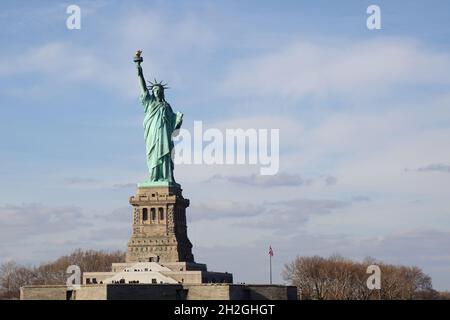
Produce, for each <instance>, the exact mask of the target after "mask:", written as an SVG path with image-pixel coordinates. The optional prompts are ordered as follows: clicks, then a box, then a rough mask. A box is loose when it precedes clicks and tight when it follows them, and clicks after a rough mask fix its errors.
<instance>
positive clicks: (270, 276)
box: [269, 254, 272, 284]
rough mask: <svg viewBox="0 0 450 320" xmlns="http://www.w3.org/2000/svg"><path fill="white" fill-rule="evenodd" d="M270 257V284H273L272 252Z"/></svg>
mask: <svg viewBox="0 0 450 320" xmlns="http://www.w3.org/2000/svg"><path fill="white" fill-rule="evenodd" d="M269 257H270V259H269V261H270V262H269V265H270V267H269V270H270V284H272V255H271V254H269Z"/></svg>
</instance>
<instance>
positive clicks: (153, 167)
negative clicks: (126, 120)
mask: <svg viewBox="0 0 450 320" xmlns="http://www.w3.org/2000/svg"><path fill="white" fill-rule="evenodd" d="M141 53H142V51H141V50H138V51H137V52H136V55H135V57H134V62H135V63H136V67H137V72H138V77H139V84H140V87H141V94H140V100H141V103H142V105H143V106H144V113H145V117H144V138H145V148H146V154H147V166H148V171H149V178H148V179H147V180H145V181H144V182H143V183H140V184H138V186H139V187H152V186H177V187H179V185H178V184H177V183H176V182H175V179H174V177H173V161H172V150H173V141H172V134H173V132H174V131H175V130H177V129H179V128H180V127H181V123H182V122H183V114H182V113H180V112H177V113H174V112H173V111H172V108H171V107H170V104H168V103H167V102H166V100H165V97H164V89H167V87H166V84H163V83H162V82H157V81H156V79H155V81H154V82H149V83H150V85H149V86H147V85H146V82H145V79H144V75H143V73H142V67H141V62H142V61H143V59H142V57H141Z"/></svg>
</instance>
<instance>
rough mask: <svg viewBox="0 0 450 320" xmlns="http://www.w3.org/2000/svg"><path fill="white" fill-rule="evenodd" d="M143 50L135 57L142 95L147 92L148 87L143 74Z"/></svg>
mask: <svg viewBox="0 0 450 320" xmlns="http://www.w3.org/2000/svg"><path fill="white" fill-rule="evenodd" d="M141 53H142V51H141V50H138V51H137V52H136V56H135V57H134V62H135V63H136V68H137V74H138V78H139V86H140V87H141V93H145V92H147V85H146V84H145V79H144V73H143V72H142V67H141V62H142V61H143V59H142V57H141Z"/></svg>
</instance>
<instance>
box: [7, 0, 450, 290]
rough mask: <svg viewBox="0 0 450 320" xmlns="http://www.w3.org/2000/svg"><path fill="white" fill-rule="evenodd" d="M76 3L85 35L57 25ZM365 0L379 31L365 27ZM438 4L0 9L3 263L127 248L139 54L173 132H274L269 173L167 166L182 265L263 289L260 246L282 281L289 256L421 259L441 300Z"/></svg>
mask: <svg viewBox="0 0 450 320" xmlns="http://www.w3.org/2000/svg"><path fill="white" fill-rule="evenodd" d="M72 3H74V4H77V5H79V6H80V8H81V30H68V29H67V28H66V24H65V21H66V19H67V16H68V15H67V14H66V7H67V6H68V5H69V4H72ZM370 4H377V5H379V6H380V8H381V19H382V29H381V30H375V31H370V30H368V29H367V28H366V18H367V14H366V8H367V6H368V5H370ZM449 12H450V4H449V3H448V1H433V2H432V4H431V3H427V2H425V1H395V2H394V1H376V2H373V1H339V2H337V1H335V2H330V1H282V2H274V1H220V2H219V1H214V2H213V1H189V2H186V1H171V2H168V1H127V2H124V1H78V2H67V3H64V2H63V3H61V2H57V1H40V2H39V3H37V2H32V1H2V4H1V10H0V43H1V44H0V46H1V50H0V155H1V157H0V161H1V165H0V181H1V183H0V221H1V223H0V240H1V241H2V244H3V245H2V246H1V247H0V261H6V260H8V259H15V260H18V261H20V262H26V263H38V262H41V261H46V260H49V259H53V258H56V257H58V256H59V255H61V254H65V253H68V252H70V251H71V250H73V249H75V248H78V247H82V248H96V249H125V246H126V241H127V240H128V238H129V236H130V230H131V228H130V223H131V209H130V208H129V205H128V203H127V201H128V197H129V196H130V195H131V194H132V193H133V192H134V186H133V184H134V183H136V182H138V181H140V180H142V179H143V178H144V177H145V173H146V166H145V158H144V143H143V137H142V117H143V114H142V108H141V106H140V104H139V100H138V94H139V88H138V83H137V79H136V73H135V67H134V65H133V62H132V56H133V54H134V52H135V50H136V49H138V48H141V49H143V50H144V53H143V56H144V63H143V68H144V73H145V74H146V76H147V78H148V79H151V78H153V77H156V78H157V79H163V80H165V81H167V82H168V83H169V85H170V87H171V89H170V90H168V92H167V93H166V96H167V100H168V101H169V102H170V103H171V105H172V107H173V108H174V110H176V111H178V110H179V111H181V112H183V113H184V114H185V116H184V123H183V126H184V128H187V129H192V127H193V123H194V121H195V120H201V121H203V125H204V127H211V128H222V129H225V128H239V127H241V128H280V148H281V149H280V152H281V153H280V175H278V176H275V177H271V178H270V179H272V180H264V178H263V179H260V178H255V175H257V174H258V172H259V168H258V167H256V166H244V165H240V166H231V165H223V166H220V165H216V166H207V165H180V166H177V167H176V170H175V176H176V178H177V181H178V182H180V183H181V184H182V186H183V188H184V194H185V196H186V197H188V198H190V199H191V208H189V209H188V220H189V231H188V232H189V236H190V238H191V241H192V242H193V244H194V254H195V256H196V260H198V261H199V262H204V263H207V264H208V265H209V267H210V269H212V270H218V271H221V270H222V271H225V270H226V271H229V272H233V273H234V275H235V280H236V281H238V282H247V283H250V282H265V281H267V279H268V275H267V248H268V246H269V244H272V246H273V248H274V252H275V257H274V272H275V280H276V281H277V282H282V278H281V276H280V272H281V270H282V266H283V263H285V262H288V261H290V260H292V259H293V258H294V257H295V256H296V255H314V254H318V255H329V254H333V253H341V254H342V255H344V256H348V257H351V258H354V259H363V258H364V257H367V256H373V257H375V258H377V259H381V260H384V261H386V262H390V263H399V264H414V265H418V266H420V267H422V268H423V269H424V271H425V272H427V273H429V274H430V275H431V276H432V278H433V280H434V286H435V287H436V288H438V289H447V290H450V255H449V252H450V212H449V208H450V200H449V197H448V190H450V139H449V137H450V109H449V104H450V90H449V84H450V75H449V74H448V70H450V68H449V67H450V54H449V41H448V39H449V38H450V26H449V22H448V21H449ZM328 178H329V179H328ZM268 179H269V178H268ZM286 180H289V181H292V180H294V181H297V182H296V183H293V184H292V183H291V184H288V183H283V181H286ZM271 183H273V184H276V186H274V187H270V186H269V187H268V185H270V184H271ZM217 230H220V232H218V231H217Z"/></svg>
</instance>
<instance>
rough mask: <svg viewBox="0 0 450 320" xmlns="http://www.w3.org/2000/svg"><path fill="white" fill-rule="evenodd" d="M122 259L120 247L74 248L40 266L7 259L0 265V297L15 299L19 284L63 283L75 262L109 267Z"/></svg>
mask: <svg viewBox="0 0 450 320" xmlns="http://www.w3.org/2000/svg"><path fill="white" fill-rule="evenodd" d="M123 261H125V253H124V252H122V251H114V252H106V251H95V250H86V251H84V250H81V249H78V250H75V251H74V252H73V253H71V254H70V255H66V256H62V257H60V258H58V259H57V260H55V261H52V262H48V263H43V264H41V265H40V266H35V267H26V266H22V265H19V264H17V263H15V262H12V261H11V262H6V263H4V264H2V265H1V266H0V299H18V298H19V295H20V287H22V286H24V285H38V284H41V285H43V284H65V283H66V279H67V274H66V270H67V267H68V266H70V265H77V266H79V267H80V269H81V271H82V272H84V271H92V272H101V271H111V264H112V263H113V262H123Z"/></svg>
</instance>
